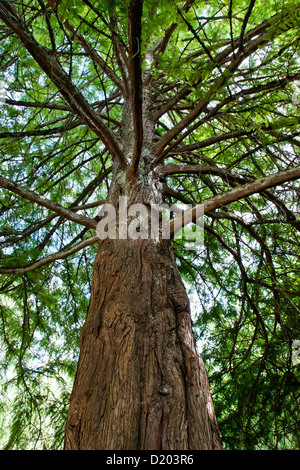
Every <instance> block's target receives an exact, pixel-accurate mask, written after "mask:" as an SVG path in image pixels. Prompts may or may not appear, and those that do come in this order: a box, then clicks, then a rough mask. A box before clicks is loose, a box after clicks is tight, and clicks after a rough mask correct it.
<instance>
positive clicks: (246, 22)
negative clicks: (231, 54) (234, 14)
mask: <svg viewBox="0 0 300 470" xmlns="http://www.w3.org/2000/svg"><path fill="white" fill-rule="evenodd" d="M254 4H255V0H251V2H250V5H249V8H248V10H247V13H246V15H245V18H244V21H243V24H242V28H241V35H240V40H239V51H242V50H243V46H244V35H245V31H246V27H247V24H248V21H249V18H250V15H251V13H252V10H253V8H254Z"/></svg>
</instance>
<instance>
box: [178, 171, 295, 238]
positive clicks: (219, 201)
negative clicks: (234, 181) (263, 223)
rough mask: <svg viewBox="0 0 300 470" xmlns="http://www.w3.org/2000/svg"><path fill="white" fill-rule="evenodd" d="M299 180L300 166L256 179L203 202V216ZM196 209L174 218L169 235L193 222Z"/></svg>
mask: <svg viewBox="0 0 300 470" xmlns="http://www.w3.org/2000/svg"><path fill="white" fill-rule="evenodd" d="M298 178H300V166H297V167H294V168H290V169H289V170H286V171H281V172H278V173H275V174H273V175H269V176H265V177H263V178H258V179H257V180H255V181H252V182H251V183H246V184H244V185H242V186H238V187H236V188H234V189H231V190H230V191H226V192H224V193H222V194H218V195H216V196H213V197H211V198H209V199H206V200H205V201H204V202H203V210H204V214H205V213H207V212H210V211H213V210H215V209H217V208H219V207H223V206H225V205H227V204H230V203H231V202H234V201H237V200H239V199H242V198H245V197H247V196H250V195H252V194H255V193H259V192H261V191H263V190H264V189H267V188H271V187H274V186H278V185H280V184H282V183H285V182H287V181H293V180H295V179H298ZM196 209H197V207H195V206H194V207H192V208H190V209H187V210H186V211H183V212H182V213H181V214H179V215H178V216H176V217H175V218H174V219H172V220H171V222H170V234H171V236H173V235H174V234H175V233H176V232H177V231H178V230H180V229H181V228H182V227H183V220H188V221H190V222H195V221H196V217H197V211H196Z"/></svg>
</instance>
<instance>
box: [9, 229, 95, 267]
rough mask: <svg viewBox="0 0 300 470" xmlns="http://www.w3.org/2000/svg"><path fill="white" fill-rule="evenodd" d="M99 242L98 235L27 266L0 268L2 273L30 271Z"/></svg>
mask: <svg viewBox="0 0 300 470" xmlns="http://www.w3.org/2000/svg"><path fill="white" fill-rule="evenodd" d="M97 242H99V237H98V235H95V236H93V237H90V238H87V239H86V240H83V241H81V242H80V243H77V244H76V245H74V246H72V247H71V248H69V249H68V250H61V251H59V252H58V253H53V254H52V255H49V256H45V257H44V258H41V259H39V260H38V261H35V262H34V263H32V264H29V265H27V266H22V267H18V268H0V274H24V273H28V272H29V271H34V270H35V269H37V268H40V267H42V266H44V265H45V264H49V263H53V262H54V261H57V260H59V259H65V258H67V257H68V256H71V255H73V254H74V253H77V252H78V251H80V250H82V249H83V248H85V247H87V246H90V245H93V244H94V243H97Z"/></svg>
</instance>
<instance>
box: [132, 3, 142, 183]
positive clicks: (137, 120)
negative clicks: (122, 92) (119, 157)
mask: <svg viewBox="0 0 300 470" xmlns="http://www.w3.org/2000/svg"><path fill="white" fill-rule="evenodd" d="M142 13H143V0H131V1H130V6H129V18H128V19H129V71H130V78H131V96H132V114H133V127H134V137H135V142H134V151H133V156H132V163H131V171H132V173H133V174H135V173H136V170H137V167H138V164H139V160H140V156H141V151H142V145H143V97H142V67H141V38H142V23H141V20H142Z"/></svg>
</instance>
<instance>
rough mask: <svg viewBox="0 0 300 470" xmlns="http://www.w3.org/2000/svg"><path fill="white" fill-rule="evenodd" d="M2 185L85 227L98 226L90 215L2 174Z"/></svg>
mask: <svg viewBox="0 0 300 470" xmlns="http://www.w3.org/2000/svg"><path fill="white" fill-rule="evenodd" d="M0 187H2V188H5V189H8V190H9V191H11V192H12V193H15V194H18V195H19V196H21V197H23V198H24V199H27V200H28V201H32V202H34V203H35V204H38V205H39V206H42V207H46V208H47V209H50V210H51V211H53V212H55V213H56V214H59V215H61V216H63V217H66V218H67V219H69V220H71V221H72V222H76V223H78V224H81V225H84V226H85V227H89V228H93V229H95V228H96V225H97V222H96V221H95V220H93V219H90V218H89V217H86V216H84V215H78V214H76V213H74V212H73V211H72V210H70V209H66V208H65V207H63V206H61V205H60V204H57V203H56V202H53V201H51V200H50V199H47V198H45V197H43V196H40V195H39V194H37V193H35V192H34V191H31V190H30V189H27V188H24V187H23V186H20V185H19V184H16V183H13V182H12V181H10V180H8V179H6V178H3V177H2V176H0Z"/></svg>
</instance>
